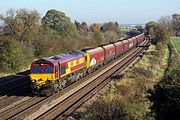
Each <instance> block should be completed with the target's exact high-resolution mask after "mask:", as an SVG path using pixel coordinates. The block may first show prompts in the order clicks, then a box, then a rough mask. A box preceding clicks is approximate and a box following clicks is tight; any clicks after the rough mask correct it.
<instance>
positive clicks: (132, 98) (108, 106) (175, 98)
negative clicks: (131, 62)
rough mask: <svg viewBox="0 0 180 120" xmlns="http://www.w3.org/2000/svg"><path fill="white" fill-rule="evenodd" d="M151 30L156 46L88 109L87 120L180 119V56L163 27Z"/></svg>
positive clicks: (151, 23) (157, 26) (84, 113)
mask: <svg viewBox="0 0 180 120" xmlns="http://www.w3.org/2000/svg"><path fill="white" fill-rule="evenodd" d="M147 27H152V28H153V29H154V30H153V33H152V34H153V35H154V38H153V41H152V42H153V43H154V44H155V46H154V45H152V46H151V47H150V48H149V50H148V51H147V53H146V54H145V55H144V57H143V58H142V59H141V60H140V61H139V62H138V63H137V64H136V65H135V66H134V67H133V69H131V70H130V71H128V72H127V73H125V74H124V76H123V79H120V80H118V81H116V82H114V83H113V84H111V85H109V87H107V90H106V92H105V94H100V95H98V97H97V100H95V101H93V102H92V103H91V104H88V105H87V106H86V110H85V112H83V119H97V118H98V119H104V118H105V119H112V118H113V119H122V120H136V119H138V120H142V119H150V120H154V119H165V120H166V119H167V120H170V119H172V118H173V119H179V118H180V116H179V114H180V113H179V111H180V103H179V101H180V98H179V96H180V95H179V93H180V91H179V90H180V85H179V83H180V76H179V72H180V71H179V70H180V67H179V63H180V62H179V56H178V54H177V53H175V52H174V49H173V46H172V45H171V43H170V42H169V41H170V36H169V35H170V34H169V33H167V31H166V30H165V29H164V28H163V27H161V26H160V25H158V23H155V22H149V23H148V24H147ZM151 32H152V31H151ZM168 43H169V44H168ZM114 102H115V103H114ZM97 111H98V112H97ZM113 115H115V116H113Z"/></svg>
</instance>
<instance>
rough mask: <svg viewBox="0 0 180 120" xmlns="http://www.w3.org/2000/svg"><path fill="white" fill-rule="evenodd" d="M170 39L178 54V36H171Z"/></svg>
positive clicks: (179, 48)
mask: <svg viewBox="0 0 180 120" xmlns="http://www.w3.org/2000/svg"><path fill="white" fill-rule="evenodd" d="M171 41H172V44H173V46H174V47H175V49H176V51H177V52H178V53H179V54H180V37H171Z"/></svg>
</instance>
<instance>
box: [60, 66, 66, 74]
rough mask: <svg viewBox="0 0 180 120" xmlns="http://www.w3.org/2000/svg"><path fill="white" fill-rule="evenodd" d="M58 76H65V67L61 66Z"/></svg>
mask: <svg viewBox="0 0 180 120" xmlns="http://www.w3.org/2000/svg"><path fill="white" fill-rule="evenodd" d="M60 74H61V75H64V74H66V67H65V66H61V69H60Z"/></svg>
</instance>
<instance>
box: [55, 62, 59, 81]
mask: <svg viewBox="0 0 180 120" xmlns="http://www.w3.org/2000/svg"><path fill="white" fill-rule="evenodd" d="M55 78H56V79H59V65H57V66H55Z"/></svg>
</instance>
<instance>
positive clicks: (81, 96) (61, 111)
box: [37, 48, 144, 120]
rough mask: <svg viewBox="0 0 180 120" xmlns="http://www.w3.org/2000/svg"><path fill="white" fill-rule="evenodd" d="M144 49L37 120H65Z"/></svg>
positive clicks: (131, 55) (128, 57) (129, 56)
mask: <svg viewBox="0 0 180 120" xmlns="http://www.w3.org/2000/svg"><path fill="white" fill-rule="evenodd" d="M143 50H144V49H143V48H142V49H138V50H137V51H135V52H133V53H132V54H130V55H128V56H127V57H126V58H125V59H123V61H121V62H119V63H117V64H116V65H115V66H114V67H113V68H112V69H111V71H107V72H105V73H104V74H103V75H101V76H99V77H98V78H96V79H95V80H93V81H92V82H90V83H89V84H87V85H86V86H84V87H83V88H82V89H80V90H78V91H77V92H75V93H74V94H73V95H71V96H69V97H68V98H67V99H65V100H64V101H62V102H60V103H59V104H57V105H56V106H55V107H53V108H51V109H50V110H48V111H47V112H45V113H44V114H42V115H40V116H39V117H38V118H37V120H43V119H63V118H64V117H66V116H68V115H69V114H70V113H72V112H73V111H74V110H75V109H76V108H77V107H78V106H80V105H81V104H82V103H84V102H85V101H87V100H88V99H89V98H90V97H92V96H93V95H94V94H96V93H97V92H98V91H99V90H101V89H102V88H103V87H104V86H105V85H106V84H107V83H109V82H110V81H111V80H112V79H111V77H110V76H116V75H119V74H120V73H121V72H122V71H123V70H124V69H125V68H126V67H127V66H128V65H129V64H130V63H131V62H133V61H134V60H135V59H136V57H137V56H138V55H139V54H140V53H141V52H142V51H143Z"/></svg>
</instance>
